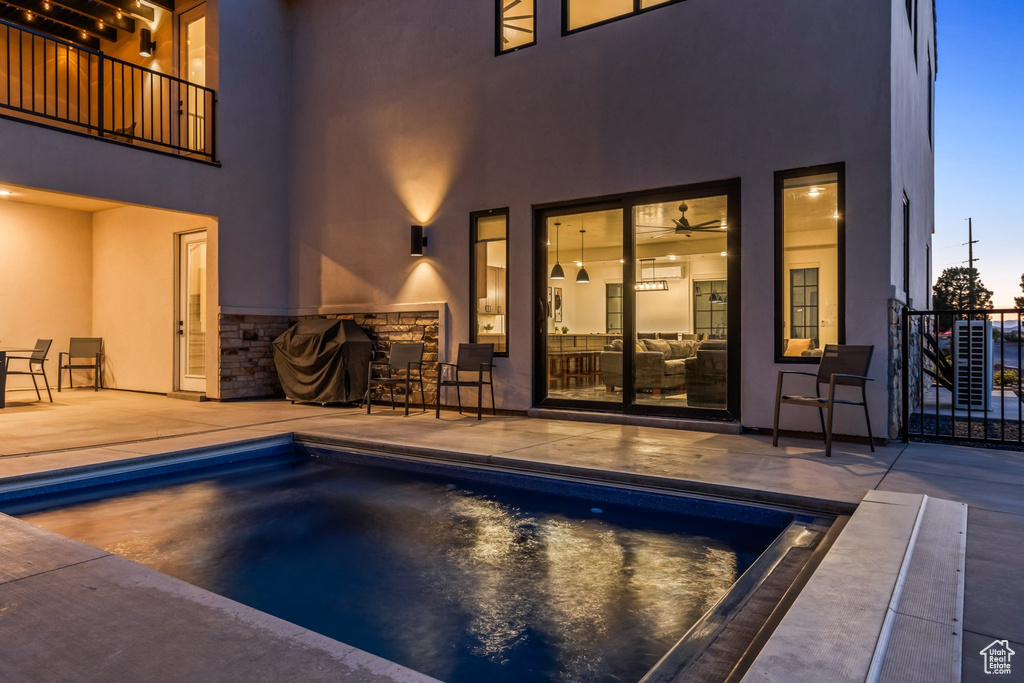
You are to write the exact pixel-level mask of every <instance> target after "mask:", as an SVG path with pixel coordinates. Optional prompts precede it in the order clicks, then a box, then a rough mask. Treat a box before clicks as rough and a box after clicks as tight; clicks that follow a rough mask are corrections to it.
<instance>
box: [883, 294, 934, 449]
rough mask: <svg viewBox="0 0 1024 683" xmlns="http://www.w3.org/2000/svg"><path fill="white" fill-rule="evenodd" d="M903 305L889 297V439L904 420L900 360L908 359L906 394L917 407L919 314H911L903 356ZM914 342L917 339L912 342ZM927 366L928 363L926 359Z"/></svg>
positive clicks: (895, 434) (919, 383) (901, 362)
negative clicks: (906, 356) (909, 328)
mask: <svg viewBox="0 0 1024 683" xmlns="http://www.w3.org/2000/svg"><path fill="white" fill-rule="evenodd" d="M904 308H906V306H905V305H904V304H903V302H902V301H899V300H898V299H889V424H888V425H887V427H888V435H889V438H890V439H898V438H899V437H900V427H901V425H902V424H903V420H904V417H905V416H904V415H903V364H904V363H909V366H908V367H909V370H910V373H909V378H908V379H909V383H910V388H909V394H908V397H909V398H910V406H909V408H910V410H911V411H913V410H916V409H918V408H920V406H919V405H918V400H917V399H918V397H919V395H920V390H921V382H922V381H923V378H922V377H921V366H922V359H921V358H920V355H921V341H922V339H921V330H920V326H921V318H920V317H918V316H911V318H910V325H911V334H910V341H911V343H910V348H909V352H910V358H909V359H906V358H904V357H903V309H904ZM915 342H916V343H915ZM925 365H926V367H930V366H931V364H930V363H927V362H926V363H925Z"/></svg>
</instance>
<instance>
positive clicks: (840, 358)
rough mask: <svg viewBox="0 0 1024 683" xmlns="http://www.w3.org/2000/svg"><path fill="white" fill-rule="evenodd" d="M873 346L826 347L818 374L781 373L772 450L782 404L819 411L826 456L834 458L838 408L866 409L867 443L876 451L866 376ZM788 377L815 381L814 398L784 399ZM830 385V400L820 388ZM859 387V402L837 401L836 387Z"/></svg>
mask: <svg viewBox="0 0 1024 683" xmlns="http://www.w3.org/2000/svg"><path fill="white" fill-rule="evenodd" d="M874 350H875V347H874V346H850V345H838V344H827V345H826V346H825V351H824V353H823V354H822V356H821V363H820V364H819V365H818V372H817V373H810V372H800V371H797V370H780V371H779V381H778V385H777V387H776V390H775V422H774V425H773V426H772V446H778V445H779V408H781V407H782V404H784V403H785V404H789V405H794V406H805V407H808V408H817V409H818V419H819V421H820V422H821V431H822V433H823V434H824V435H825V455H826V456H827V457H832V414H833V411H834V409H835V407H836V406H837V405H845V406H863V408H864V422H865V423H867V426H868V443H869V444H870V445H871V452H872V453H874V451H875V439H874V437H873V436H872V435H871V416H870V415H869V414H868V396H867V390H866V386H867V383H868V382H871V381H873V380H872V379H871V378H870V377H868V376H867V374H868V368H869V367H870V365H871V354H872V353H873V352H874ZM786 375H805V376H807V377H814V378H815V380H814V396H791V395H783V393H782V380H783V378H784V377H785V376H786ZM822 384H826V385H828V396H822V395H821V385H822ZM843 386H846V387H855V388H857V387H859V388H860V400H859V401H857V400H854V399H850V398H842V399H840V398H837V397H836V387H843Z"/></svg>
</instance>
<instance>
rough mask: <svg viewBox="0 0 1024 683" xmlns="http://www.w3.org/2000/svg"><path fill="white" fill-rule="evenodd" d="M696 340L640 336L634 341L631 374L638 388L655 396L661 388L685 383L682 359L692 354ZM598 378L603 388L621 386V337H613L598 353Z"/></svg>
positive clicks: (679, 386) (679, 385)
mask: <svg viewBox="0 0 1024 683" xmlns="http://www.w3.org/2000/svg"><path fill="white" fill-rule="evenodd" d="M696 349H697V342H696V341H692V340H688V341H677V340H666V339H640V340H638V341H637V343H636V355H635V357H634V373H635V377H636V388H637V389H638V390H651V391H653V392H654V394H655V395H659V394H661V392H662V390H664V389H679V388H682V387H684V386H685V385H686V366H685V362H686V359H688V358H690V357H692V356H693V355H694V353H695V352H696ZM601 379H602V381H603V382H604V386H605V389H606V390H607V391H612V390H614V389H615V388H616V387H622V385H623V381H622V340H621V339H616V340H615V341H613V342H612V343H611V344H609V345H607V346H605V347H604V351H602V352H601Z"/></svg>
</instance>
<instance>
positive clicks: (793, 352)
mask: <svg viewBox="0 0 1024 683" xmlns="http://www.w3.org/2000/svg"><path fill="white" fill-rule="evenodd" d="M809 348H811V340H810V339H790V340H789V343H788V344H786V352H785V353H784V354H782V355H784V356H801V355H803V352H804V351H806V350H808V349H809Z"/></svg>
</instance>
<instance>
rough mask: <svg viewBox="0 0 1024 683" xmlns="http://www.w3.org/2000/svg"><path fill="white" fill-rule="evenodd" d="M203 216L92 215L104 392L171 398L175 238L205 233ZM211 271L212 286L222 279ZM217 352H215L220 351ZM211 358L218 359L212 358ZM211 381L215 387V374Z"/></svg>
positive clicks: (210, 326) (212, 322)
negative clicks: (167, 395) (107, 389)
mask: <svg viewBox="0 0 1024 683" xmlns="http://www.w3.org/2000/svg"><path fill="white" fill-rule="evenodd" d="M216 228H217V225H216V222H215V221H213V220H212V219H210V218H206V217H204V216H195V215H189V214H179V213H173V212H170V211H157V210H154V209H145V208H140V207H125V208H121V209H111V210H109V211H99V212H97V213H96V214H94V215H93V239H92V255H93V262H94V266H93V272H94V276H93V289H92V310H93V320H92V333H93V335H94V336H97V337H103V344H104V350H105V353H106V364H105V368H104V385H105V386H107V387H110V388H115V389H131V390H134V391H152V392H158V393H166V392H169V391H171V390H173V389H174V380H175V363H174V362H175V352H174V349H175V347H174V338H175V334H176V327H175V298H176V296H177V286H176V285H177V278H176V253H177V249H178V243H177V238H176V233H182V232H191V231H195V230H199V229H206V230H207V235H208V239H210V238H211V237H212V238H213V239H216V233H217V229H216ZM207 272H208V283H209V281H210V280H216V273H215V272H211V271H210V270H208V271H207ZM206 329H207V330H208V335H207V336H208V341H209V337H215V336H216V334H215V330H216V329H217V314H216V307H213V306H208V308H207V324H206ZM215 348H216V347H215ZM207 358H208V359H214V358H216V355H211V354H210V352H209V350H208V351H207ZM207 376H208V379H212V380H214V381H213V382H212V384H214V385H215V384H216V382H215V379H216V371H215V370H214V369H213V368H212V367H211V369H210V370H209V371H208V373H207Z"/></svg>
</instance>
